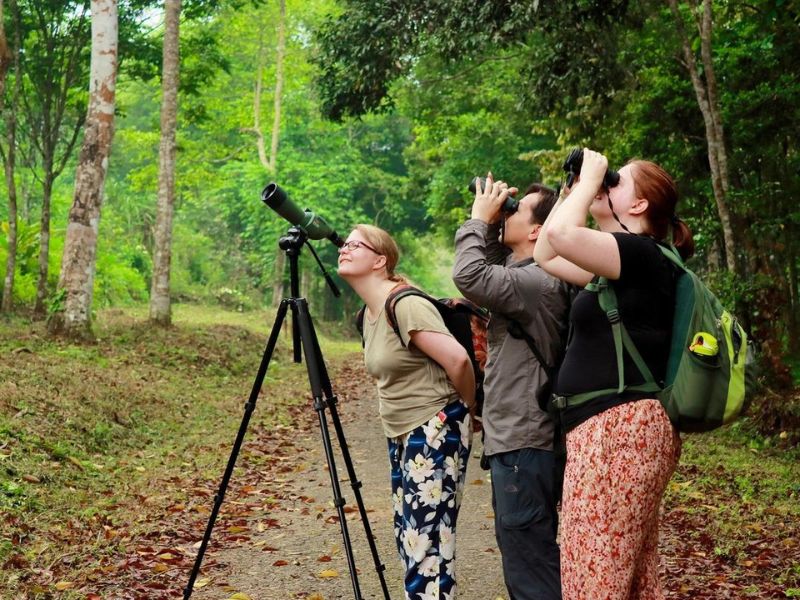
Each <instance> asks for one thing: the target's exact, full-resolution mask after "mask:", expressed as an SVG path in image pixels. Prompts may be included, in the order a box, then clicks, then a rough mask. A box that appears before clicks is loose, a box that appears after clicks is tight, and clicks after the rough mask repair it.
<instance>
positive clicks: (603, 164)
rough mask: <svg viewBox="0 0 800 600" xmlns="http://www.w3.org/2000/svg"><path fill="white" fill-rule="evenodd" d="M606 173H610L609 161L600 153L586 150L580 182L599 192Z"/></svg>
mask: <svg viewBox="0 0 800 600" xmlns="http://www.w3.org/2000/svg"><path fill="white" fill-rule="evenodd" d="M606 171H608V159H607V158H606V157H605V156H603V155H602V154H600V153H599V152H595V151H594V150H589V148H584V149H583V165H581V173H580V177H579V181H580V182H581V183H582V184H583V185H585V186H591V187H592V191H595V192H596V191H599V190H600V187H601V186H602V185H603V178H604V177H605V175H606Z"/></svg>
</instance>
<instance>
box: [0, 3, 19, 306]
mask: <svg viewBox="0 0 800 600" xmlns="http://www.w3.org/2000/svg"><path fill="white" fill-rule="evenodd" d="M4 9H5V6H4V3H3V0H0V101H2V99H3V98H5V91H6V77H7V75H8V70H9V68H10V67H11V65H12V64H13V65H14V70H15V73H16V76H15V78H14V79H15V85H14V96H13V100H12V103H11V106H10V107H3V112H4V113H5V114H4V117H5V121H6V140H7V141H8V150H7V151H6V152H4V153H3V169H4V172H5V177H6V189H7V191H8V256H7V257H6V276H5V279H4V281H3V298H2V300H0V311H2V312H5V313H7V312H11V309H12V307H13V302H14V271H15V270H16V268H17V186H16V184H15V182H14V159H15V156H16V148H15V146H16V131H17V119H16V115H15V112H16V111H15V109H16V104H17V99H18V98H19V82H20V77H19V28H18V27H15V30H16V37H15V47H14V50H15V51H14V52H12V51H11V49H10V48H9V47H8V38H7V37H6V28H5V16H4V12H5V11H4ZM11 10H12V12H13V13H14V15H15V16H16V5H15V4H14V0H11Z"/></svg>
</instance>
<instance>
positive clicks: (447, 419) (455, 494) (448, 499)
mask: <svg viewBox="0 0 800 600" xmlns="http://www.w3.org/2000/svg"><path fill="white" fill-rule="evenodd" d="M471 443H472V425H471V423H470V416H469V413H468V412H467V407H466V406H465V405H464V403H463V402H461V401H457V402H452V403H450V404H448V405H447V406H445V407H444V408H443V409H442V410H441V411H440V412H439V413H437V414H436V415H434V416H433V417H432V418H431V419H430V420H429V421H428V422H427V423H426V424H424V425H422V426H420V427H417V428H416V429H414V430H413V431H411V432H410V433H408V434H406V435H405V436H403V437H402V439H401V440H392V439H390V440H389V462H390V465H391V476H392V503H393V508H394V511H393V512H394V533H395V538H396V541H397V548H398V550H399V552H400V558H401V560H402V561H403V565H404V567H405V571H406V572H405V593H406V594H405V597H406V600H454V599H455V597H456V577H455V552H456V520H457V518H458V509H459V507H460V506H461V496H462V495H463V492H464V483H465V479H466V475H467V460H468V459H469V451H470V445H471Z"/></svg>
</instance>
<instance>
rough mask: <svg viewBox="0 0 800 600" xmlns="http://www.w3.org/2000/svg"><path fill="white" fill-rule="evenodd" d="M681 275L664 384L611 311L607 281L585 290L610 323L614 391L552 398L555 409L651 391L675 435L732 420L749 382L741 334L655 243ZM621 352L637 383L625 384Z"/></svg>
mask: <svg viewBox="0 0 800 600" xmlns="http://www.w3.org/2000/svg"><path fill="white" fill-rule="evenodd" d="M659 248H660V249H661V251H662V252H663V253H664V255H665V256H666V257H667V258H668V259H669V260H671V261H672V262H673V263H675V264H676V265H677V266H678V268H679V269H680V270H681V271H682V273H681V274H680V275H679V276H678V280H677V283H676V290H675V315H674V317H673V323H672V340H671V342H670V352H669V359H668V361H667V370H666V376H665V380H664V382H662V383H659V382H656V380H655V378H654V377H653V374H652V373H651V372H650V369H649V368H648V367H647V365H646V364H645V362H644V360H643V359H642V356H641V354H639V351H638V350H637V349H636V346H635V345H634V343H633V340H632V339H631V337H630V335H629V334H628V331H627V330H626V329H625V325H624V324H623V323H622V320H621V318H620V315H619V311H618V310H617V297H616V294H615V293H614V288H613V287H612V286H611V285H609V283H608V280H607V279H605V278H604V277H601V278H600V279H599V281H598V282H597V283H590V284H589V285H587V286H586V289H587V290H589V291H593V292H597V294H598V300H599V302H600V308H601V309H602V310H603V311H604V312H605V313H606V316H607V317H608V320H609V322H610V323H611V328H612V333H613V336H614V346H615V350H616V355H617V372H618V376H619V385H618V387H617V388H611V389H605V390H598V391H595V392H586V393H582V394H576V395H574V396H554V398H553V402H554V405H555V407H556V408H560V409H564V408H566V407H573V406H577V405H580V404H583V403H585V402H588V401H589V400H592V399H594V398H597V397H600V396H605V395H608V394H613V393H622V392H623V391H630V392H653V396H654V397H656V398H658V399H659V400H660V401H661V403H662V404H663V406H664V408H665V409H666V411H667V414H668V415H669V418H670V421H672V423H673V425H675V426H676V427H677V428H678V430H679V431H686V432H697V431H710V430H712V429H716V428H717V427H720V426H721V425H725V424H727V423H730V422H731V421H733V420H734V419H735V418H736V417H737V416H738V415H739V413H740V412H741V411H742V407H743V405H744V399H745V395H746V391H749V388H750V383H751V381H752V380H753V379H754V378H753V373H752V370H753V362H754V361H753V352H752V346H751V344H750V343H749V341H748V338H747V334H746V333H745V331H744V329H742V327H741V325H739V323H738V321H737V320H736V318H735V317H733V316H732V315H731V314H730V313H729V312H728V311H727V310H725V309H724V308H723V307H722V305H721V304H720V302H719V300H718V299H717V297H716V296H714V294H712V293H711V291H710V290H709V289H708V288H707V287H706V286H705V284H704V283H703V282H702V281H700V279H699V278H698V277H697V275H695V274H694V273H693V272H692V271H690V270H689V269H687V268H686V267H685V266H684V264H683V261H682V260H681V258H680V255H679V254H678V251H677V250H676V249H675V248H665V247H664V246H662V245H660V244H659ZM623 350H625V351H627V352H628V355H629V356H630V357H631V359H632V360H633V362H634V364H635V365H636V367H637V368H638V369H639V372H640V373H641V374H642V375H643V376H644V379H645V383H643V384H641V385H630V386H627V385H625V373H624V367H623Z"/></svg>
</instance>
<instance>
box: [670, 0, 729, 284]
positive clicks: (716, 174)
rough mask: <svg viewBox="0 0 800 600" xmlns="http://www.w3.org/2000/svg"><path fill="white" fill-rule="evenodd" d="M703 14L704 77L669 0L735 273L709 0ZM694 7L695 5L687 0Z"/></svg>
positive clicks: (672, 0) (700, 29)
mask: <svg viewBox="0 0 800 600" xmlns="http://www.w3.org/2000/svg"><path fill="white" fill-rule="evenodd" d="M703 4H704V5H703V14H702V16H701V17H700V19H699V21H698V35H699V36H700V46H701V57H702V60H703V71H704V76H705V81H703V78H702V77H701V76H700V72H699V69H698V68H697V59H696V58H695V55H694V50H693V49H692V44H691V42H690V40H689V36H688V35H687V34H686V28H685V26H684V22H683V16H682V15H681V14H680V11H679V9H678V2H677V0H669V5H670V8H671V9H672V14H673V16H674V17H675V24H676V28H677V30H678V35H679V37H680V39H681V45H682V51H683V57H684V62H685V66H686V69H687V71H688V72H689V77H690V79H691V81H692V87H694V91H695V96H696V97H697V104H698V106H699V107H700V112H701V113H702V115H703V122H704V124H705V129H706V144H707V146H708V162H709V165H710V166H711V187H712V189H713V191H714V200H715V202H716V205H717V214H718V215H719V220H720V223H721V225H722V237H723V240H724V244H725V263H726V266H727V268H728V271H729V272H731V273H732V274H737V272H738V269H737V263H736V241H735V238H734V233H733V222H732V221H733V220H732V217H731V213H730V209H729V208H728V200H727V199H728V155H727V151H726V149H725V137H724V130H723V127H722V116H721V111H720V108H719V102H718V100H717V89H716V78H715V77H714V66H713V62H712V59H711V0H703ZM690 6H691V7H692V9H693V10H694V11H696V10H697V7H696V5H694V3H692V2H690Z"/></svg>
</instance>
